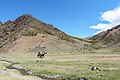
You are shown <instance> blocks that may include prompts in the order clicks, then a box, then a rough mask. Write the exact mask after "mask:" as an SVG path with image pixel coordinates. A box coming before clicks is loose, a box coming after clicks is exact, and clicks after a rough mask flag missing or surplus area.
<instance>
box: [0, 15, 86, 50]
mask: <svg viewBox="0 0 120 80" xmlns="http://www.w3.org/2000/svg"><path fill="white" fill-rule="evenodd" d="M2 27H3V28H2V29H1V30H0V50H4V51H7V50H9V48H10V47H14V46H13V44H14V43H15V42H16V40H19V39H20V38H21V37H22V36H26V37H27V36H37V35H38V34H44V36H46V35H51V36H56V37H58V40H61V42H62V41H63V40H65V41H66V42H70V43H72V44H73V43H81V41H80V40H82V39H80V40H79V39H78V38H74V37H72V36H69V35H67V34H66V33H64V32H62V31H60V30H59V29H57V28H55V27H53V25H51V24H47V23H44V22H42V21H40V20H37V19H36V18H34V17H33V16H32V15H29V14H25V15H22V16H20V17H18V18H17V19H16V20H14V21H10V20H9V21H7V22H5V23H4V24H3V25H2ZM48 39H49V38H48ZM51 40H53V39H51ZM23 41H24V40H23ZM65 41H64V42H63V43H66V42H65ZM82 42H84V41H82ZM28 44H29V43H28ZM14 45H15V44H14ZM58 45H59V44H58ZM65 46H66V47H67V45H65ZM34 47H35V46H34ZM78 47H80V46H78ZM34 50H35V49H34Z"/></svg>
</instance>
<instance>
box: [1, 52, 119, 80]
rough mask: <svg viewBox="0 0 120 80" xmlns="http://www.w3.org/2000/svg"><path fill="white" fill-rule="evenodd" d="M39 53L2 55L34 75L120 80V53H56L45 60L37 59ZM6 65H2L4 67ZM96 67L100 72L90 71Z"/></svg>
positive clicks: (67, 79) (91, 79) (48, 55)
mask: <svg viewBox="0 0 120 80" xmlns="http://www.w3.org/2000/svg"><path fill="white" fill-rule="evenodd" d="M36 55H37V53H31V52H30V53H29V52H27V53H6V54H0V56H1V57H2V58H3V59H4V60H9V61H13V62H17V63H18V64H20V65H22V66H23V67H24V68H25V69H28V70H30V71H31V72H33V73H34V74H38V75H43V76H49V77H60V76H62V77H63V78H64V79H65V80H69V78H71V79H73V78H75V77H83V78H88V79H90V80H120V53H119V52H116V53H115V52H114V53H113V52H96V53H87V54H83V53H72V54H69V53H60V54H58V53H54V54H47V55H45V57H44V58H42V59H41V58H37V57H36ZM2 65H4V64H0V66H2ZM92 66H96V67H98V68H99V69H98V70H90V68H91V67H92Z"/></svg>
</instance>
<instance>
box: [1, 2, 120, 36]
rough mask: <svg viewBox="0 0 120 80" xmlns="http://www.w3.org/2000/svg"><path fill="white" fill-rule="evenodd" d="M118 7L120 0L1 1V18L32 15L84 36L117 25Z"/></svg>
mask: <svg viewBox="0 0 120 80" xmlns="http://www.w3.org/2000/svg"><path fill="white" fill-rule="evenodd" d="M119 6H120V0H0V21H2V22H5V21H8V20H15V19H16V18H17V17H18V16H21V15H23V14H31V15H33V16H34V17H36V18H37V19H39V20H41V21H43V22H46V23H48V24H52V25H53V26H54V27H57V28H58V29H60V30H62V31H63V32H65V33H67V34H69V35H72V36H77V37H82V38H84V37H88V36H92V35H94V34H96V33H98V32H101V31H104V30H107V29H108V28H111V27H113V26H115V25H118V24H119V22H118V20H119V19H120V16H119V13H118V12H119ZM115 13H116V14H115ZM111 15H117V16H113V17H111ZM117 18H119V19H117ZM116 20H117V22H116ZM106 26H107V27H106Z"/></svg>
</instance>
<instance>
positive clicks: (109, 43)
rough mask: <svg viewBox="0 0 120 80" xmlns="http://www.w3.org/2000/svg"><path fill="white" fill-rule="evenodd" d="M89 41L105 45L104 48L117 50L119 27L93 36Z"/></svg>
mask: <svg viewBox="0 0 120 80" xmlns="http://www.w3.org/2000/svg"><path fill="white" fill-rule="evenodd" d="M89 39H90V40H96V41H98V43H100V44H103V45H105V46H106V47H112V48H119V47H120V25H118V26H116V27H114V28H112V29H109V30H107V31H103V32H101V33H99V34H97V35H95V36H92V37H90V38H89Z"/></svg>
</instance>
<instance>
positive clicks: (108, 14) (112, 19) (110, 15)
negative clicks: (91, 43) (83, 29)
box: [90, 7, 120, 34]
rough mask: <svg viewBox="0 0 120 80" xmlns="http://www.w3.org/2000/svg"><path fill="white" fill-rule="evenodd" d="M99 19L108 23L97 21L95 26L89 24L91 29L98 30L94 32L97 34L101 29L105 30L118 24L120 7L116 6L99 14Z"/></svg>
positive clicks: (119, 22) (119, 21)
mask: <svg viewBox="0 0 120 80" xmlns="http://www.w3.org/2000/svg"><path fill="white" fill-rule="evenodd" d="M100 20H102V21H107V22H109V23H107V24H104V23H99V24H97V25H95V26H90V28H92V29H97V30H99V31H98V32H96V33H95V34H98V33H100V32H102V31H106V30H107V29H110V28H112V27H115V26H116V25H119V24H120V7H117V8H115V9H113V10H109V11H105V12H103V13H102V14H101V17H100Z"/></svg>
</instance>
